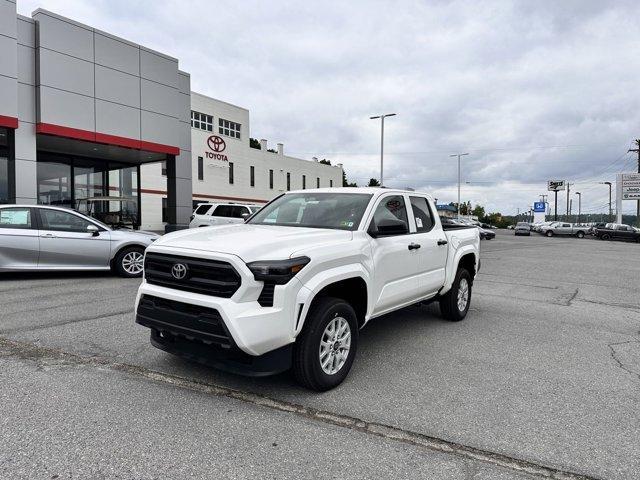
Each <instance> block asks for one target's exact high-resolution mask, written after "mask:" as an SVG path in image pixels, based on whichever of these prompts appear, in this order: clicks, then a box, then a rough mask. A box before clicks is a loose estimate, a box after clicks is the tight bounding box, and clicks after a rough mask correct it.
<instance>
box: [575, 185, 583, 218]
mask: <svg viewBox="0 0 640 480" xmlns="http://www.w3.org/2000/svg"><path fill="white" fill-rule="evenodd" d="M575 193H576V195H578V223H580V211H581V209H582V194H581V193H580V192H575Z"/></svg>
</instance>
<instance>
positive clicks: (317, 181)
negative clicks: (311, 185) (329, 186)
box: [316, 177, 320, 188]
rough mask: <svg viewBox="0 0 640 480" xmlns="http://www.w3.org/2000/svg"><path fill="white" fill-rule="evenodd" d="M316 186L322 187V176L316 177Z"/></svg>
mask: <svg viewBox="0 0 640 480" xmlns="http://www.w3.org/2000/svg"><path fill="white" fill-rule="evenodd" d="M316 188H320V177H317V178H316Z"/></svg>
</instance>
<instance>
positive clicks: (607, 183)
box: [600, 182, 613, 222]
mask: <svg viewBox="0 0 640 480" xmlns="http://www.w3.org/2000/svg"><path fill="white" fill-rule="evenodd" d="M600 183H601V184H603V185H609V221H610V222H612V221H613V218H612V217H613V213H612V212H611V182H600Z"/></svg>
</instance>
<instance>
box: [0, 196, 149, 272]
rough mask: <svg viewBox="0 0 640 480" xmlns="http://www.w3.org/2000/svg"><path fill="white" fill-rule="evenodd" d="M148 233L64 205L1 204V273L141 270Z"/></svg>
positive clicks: (147, 242)
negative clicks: (118, 226)
mask: <svg viewBox="0 0 640 480" xmlns="http://www.w3.org/2000/svg"><path fill="white" fill-rule="evenodd" d="M157 238H159V236H158V235H156V234H155V233H151V232H142V231H134V230H120V229H112V228H111V227H109V226H107V225H105V224H104V223H101V222H99V221H98V220H96V219H95V218H91V217H88V216H86V215H83V214H81V213H79V212H76V211H75V210H70V209H68V208H61V207H53V206H44V205H3V206H0V272H15V271H44V270H109V269H111V270H113V271H114V272H116V273H117V274H119V275H121V276H123V277H139V276H141V275H142V267H143V259H144V249H145V248H146V247H148V246H149V245H151V243H152V242H153V241H154V240H156V239H157Z"/></svg>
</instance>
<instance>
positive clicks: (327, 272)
mask: <svg viewBox="0 0 640 480" xmlns="http://www.w3.org/2000/svg"><path fill="white" fill-rule="evenodd" d="M479 248H480V238H479V234H478V229H477V228H475V227H464V226H447V227H446V230H443V227H442V224H441V222H440V219H439V217H438V215H437V212H436V209H435V205H434V202H433V200H432V199H431V197H429V196H428V195H426V194H422V193H418V192H409V191H401V190H390V189H385V188H336V189H317V190H301V191H293V192H287V193H286V194H283V195H281V196H279V197H277V198H276V199H274V200H273V201H272V202H271V203H269V204H267V205H266V206H265V207H263V208H262V209H261V210H260V211H259V212H257V213H255V214H254V215H253V216H251V217H250V218H249V219H247V221H246V223H244V224H238V225H222V226H215V227H205V228H199V229H194V230H182V231H178V232H173V233H170V234H168V235H165V236H163V237H161V238H160V239H159V240H157V241H156V242H155V243H154V244H153V245H151V246H150V247H148V248H147V250H146V253H145V261H144V280H143V282H142V284H141V286H140V289H139V291H138V296H137V299H136V322H137V323H139V324H140V325H143V326H145V327H148V328H150V329H151V343H152V345H154V346H155V347H157V348H160V349H162V350H165V351H167V352H170V353H173V354H176V355H180V356H182V357H186V358H188V359H192V360H195V361H198V362H201V363H205V364H208V365H211V366H214V367H217V368H221V369H224V370H227V371H232V372H235V373H242V374H249V375H270V374H275V373H279V372H283V371H285V370H288V369H292V370H293V374H294V376H295V378H296V379H297V380H298V381H299V382H300V383H301V384H303V385H304V386H306V387H308V388H311V389H314V390H320V391H321V390H328V389H330V388H333V387H335V386H336V385H338V384H340V383H341V382H342V381H343V380H344V379H345V377H346V376H347V374H348V373H349V370H350V369H351V365H352V363H353V361H354V358H355V355H356V350H357V347H358V331H359V330H360V329H361V328H362V327H363V326H364V325H366V324H367V323H368V322H369V321H370V320H371V319H373V318H375V317H379V316H381V315H384V314H386V313H389V312H392V311H394V310H397V309H400V308H403V307H406V306H408V305H411V304H415V303H419V302H428V301H435V300H437V301H438V302H439V303H440V311H441V313H442V316H443V317H444V318H446V319H448V320H452V321H458V320H462V319H463V318H465V316H466V314H467V311H468V310H469V303H470V300H471V289H472V285H473V280H474V278H475V276H476V274H477V272H478V269H479V267H480V260H479Z"/></svg>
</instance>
